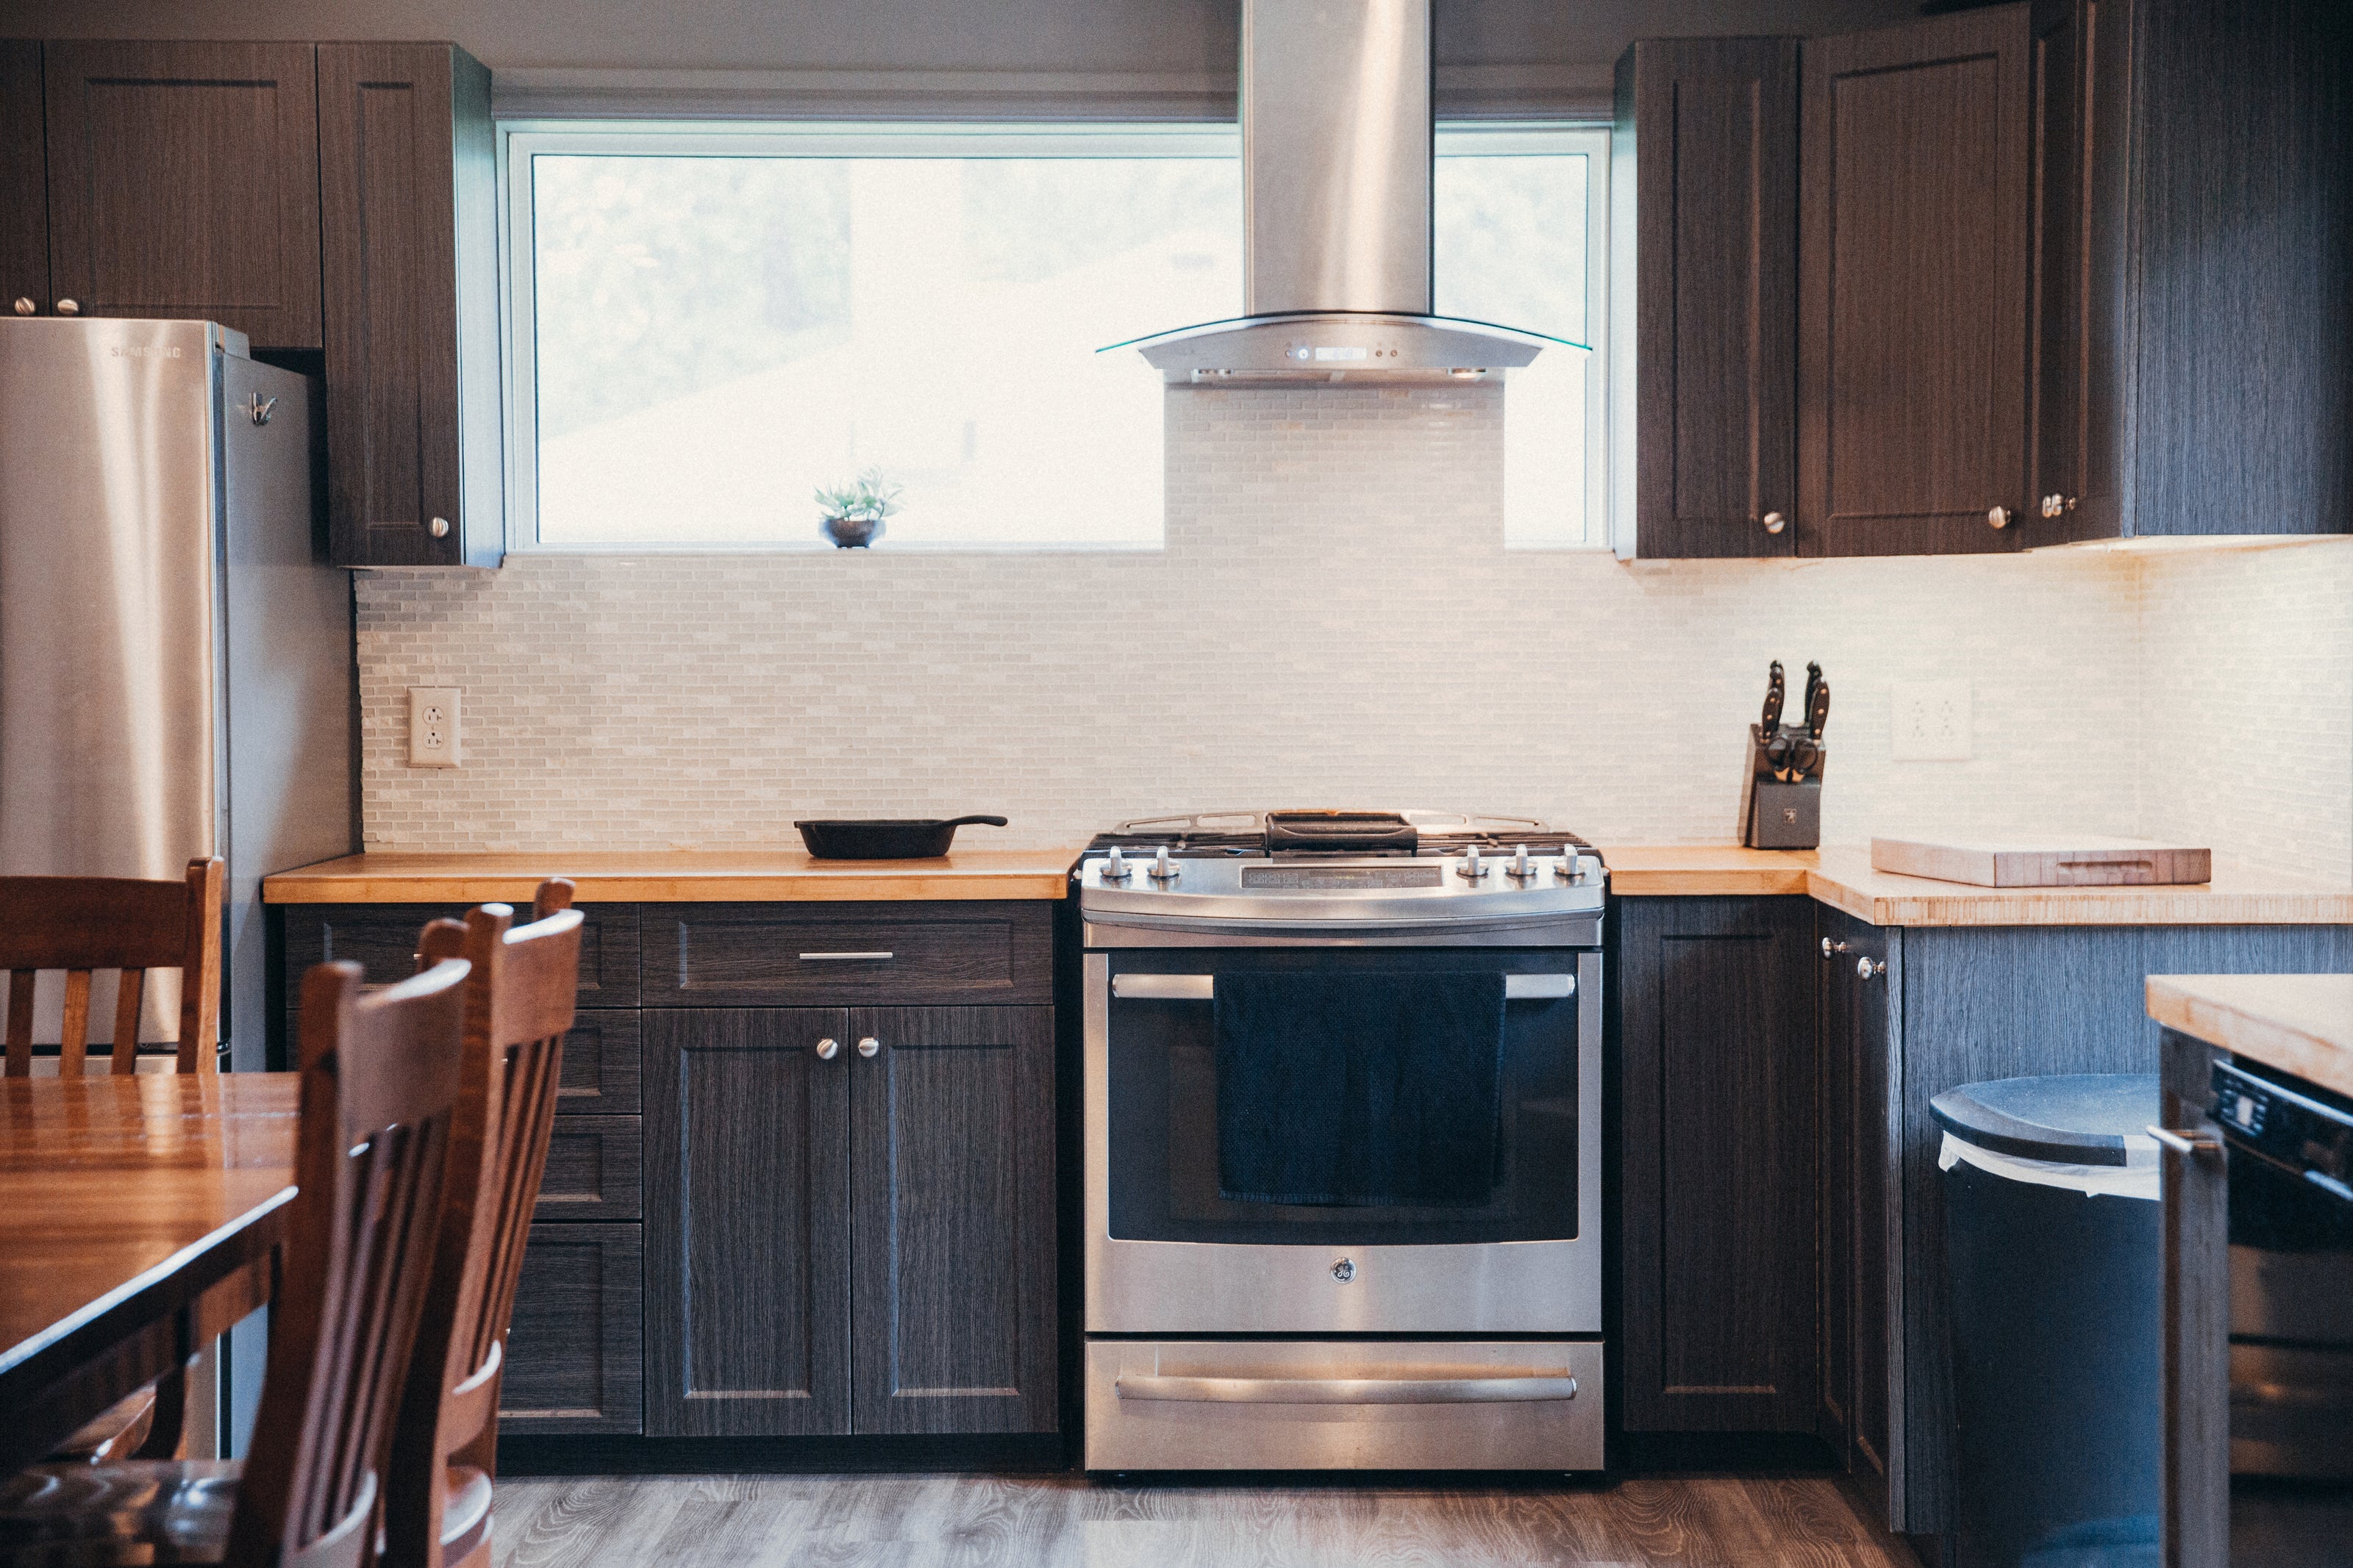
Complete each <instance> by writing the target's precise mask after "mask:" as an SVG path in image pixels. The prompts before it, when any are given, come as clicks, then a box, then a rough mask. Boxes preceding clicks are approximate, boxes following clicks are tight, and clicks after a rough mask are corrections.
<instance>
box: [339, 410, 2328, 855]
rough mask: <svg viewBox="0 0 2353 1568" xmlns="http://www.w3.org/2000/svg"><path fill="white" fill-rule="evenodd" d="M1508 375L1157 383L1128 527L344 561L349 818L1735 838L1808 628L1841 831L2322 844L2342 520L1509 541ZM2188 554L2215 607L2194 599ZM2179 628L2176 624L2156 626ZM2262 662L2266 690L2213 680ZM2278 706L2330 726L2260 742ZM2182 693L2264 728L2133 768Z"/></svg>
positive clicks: (730, 831)
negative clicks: (2242, 766)
mask: <svg viewBox="0 0 2353 1568" xmlns="http://www.w3.org/2000/svg"><path fill="white" fill-rule="evenodd" d="M1502 395H1503V394H1502V393H1501V391H1500V389H1496V388H1490V387H1468V388H1461V389H1453V388H1446V389H1428V390H1413V391H1395V390H1392V391H1374V390H1363V391H1357V390H1345V391H1338V390H1334V391H1321V392H1316V393H1312V394H1303V393H1296V392H1279V391H1198V392H1197V391H1189V390H1187V391H1175V392H1172V393H1170V394H1169V397H1168V434H1167V447H1168V470H1167V539H1166V550H1165V552H1157V553H1150V554H971V555H962V554H915V553H907V554H892V553H890V552H873V553H870V552H825V553H822V554H773V555H736V556H716V555H647V556H627V557H621V556H556V555H520V554H519V555H514V556H511V557H509V559H508V562H507V564H506V566H505V567H504V569H503V570H501V571H500V572H498V573H496V574H437V573H431V572H400V571H387V572H383V573H378V574H364V575H363V576H362V578H361V579H360V582H359V584H358V597H359V626H360V630H359V654H360V675H361V698H362V705H363V729H364V748H365V755H364V814H365V832H366V842H367V846H368V847H369V848H371V849H392V850H456V849H524V848H533V847H543V846H544V847H611V848H665V847H728V846H754V845H765V844H779V843H797V836H796V835H795V834H794V832H793V829H792V826H791V824H792V821H793V819H794V818H796V817H799V816H931V815H940V816H953V815H958V814H961V813H964V812H971V811H995V812H1001V813H1003V814H1004V815H1006V816H1009V817H1011V818H1012V819H1013V826H1011V827H1009V828H1008V829H1005V830H1003V831H1002V832H997V831H992V830H989V829H974V830H968V831H967V836H966V837H965V839H964V840H963V842H965V843H966V844H970V845H988V844H1005V845H1045V844H1060V843H1069V842H1075V841H1076V840H1078V839H1081V838H1082V837H1084V836H1085V835H1086V834H1087V833H1088V832H1089V831H1091V830H1092V829H1093V828H1095V827H1097V826H1103V825H1105V824H1108V823H1110V822H1112V821H1113V820H1116V819H1118V818H1121V817H1124V816H1141V815H1146V814H1150V813H1154V812H1160V811H1166V810H1171V809H1182V808H1191V807H1197V806H1232V805H1322V804H1337V805H1390V804H1397V805H1436V806H1452V805H1470V806H1475V807H1481V808H1485V809H1493V810H1504V811H1514V812H1520V813H1525V814H1528V815H1533V816H1543V817H1546V818H1549V819H1552V820H1555V821H1557V822H1559V823H1562V824H1564V825H1567V826H1573V827H1575V828H1577V829H1578V830H1579V831H1582V832H1584V833H1586V834H1588V836H1591V837H1600V838H1605V839H1606V838H1615V839H1618V840H1620V841H1626V840H1650V841H1670V840H1710V839H1724V838H1727V837H1733V836H1734V834H1735V821H1734V819H1735V816H1736V808H1737V802H1738V798H1739V777H1738V770H1739V766H1740V761H1741V755H1742V732H1743V726H1744V725H1745V724H1746V723H1747V722H1748V721H1750V720H1752V719H1753V718H1754V717H1755V715H1756V710H1757V703H1758V700H1759V699H1760V698H1761V696H1762V693H1763V689H1764V672H1765V666H1766V663H1767V660H1769V659H1772V658H1780V659H1781V660H1783V661H1784V662H1785V663H1786V664H1787V665H1788V667H1789V668H1790V670H1791V672H1792V677H1793V679H1794V680H1797V681H1799V682H1801V681H1802V670H1803V667H1804V664H1805V661H1806V660H1807V659H1808V658H1818V659H1820V661H1821V662H1822V664H1823V665H1824V666H1825V668H1827V670H1828V672H1829V675H1830V679H1831V683H1832V687H1833V690H1834V705H1833V710H1832V713H1831V726H1830V731H1829V741H1830V752H1831V763H1830V771H1829V774H1828V781H1827V794H1826V795H1825V811H1824V824H1823V828H1824V836H1825V838H1826V839H1827V840H1831V841H1837V840H1849V841H1852V840H1856V839H1860V838H1862V837H1868V836H1869V835H1870V834H1871V833H1873V832H1874V831H1885V830H1888V829H1891V828H1905V829H1912V828H1928V827H1947V828H1965V827H1977V828H1992V827H2019V828H2045V827H2048V828H2058V827H2078V828H2082V829H2085V830H2099V831H2108V832H2129V831H2133V830H2135V829H2136V828H2137V827H2138V826H2143V825H2145V824H2146V825H2148V826H2159V825H2161V826H2164V827H2165V828H2166V829H2167V830H2179V831H2187V832H2197V831H2200V830H2201V826H2200V825H2201V824H2211V829H2207V830H2208V831H2211V835H2212V836H2213V837H2214V838H2215V840H2216V847H2218V848H2221V849H2223V850H2224V851H2225V852H2226V853H2248V854H2255V855H2259V856H2261V857H2263V858H2270V859H2273V860H2274V861H2275V862H2279V863H2284V864H2301V863H2305V862H2306V855H2305V853H2304V852H2303V850H2302V848H2301V847H2299V846H2300V845H2301V844H2304V843H2309V842H2312V840H2311V839H2310V838H2308V837H2307V838H2303V839H2299V837H2298V835H2299V833H2301V832H2304V831H2305V827H2304V826H2302V825H2306V824H2307V823H2310V822H2319V823H2320V826H2317V827H2316V828H2313V829H2311V831H2312V832H2314V833H2317V834H2318V836H2319V839H2320V841H2322V842H2323V845H2324V847H2326V848H2327V852H2328V853H2331V854H2334V855H2335V857H2336V861H2337V863H2336V865H2335V867H2334V869H2335V871H2336V872H2337V874H2340V875H2342V874H2347V873H2348V872H2353V850H2348V847H2347V845H2348V826H2347V819H2348V816H2353V739H2348V727H2353V695H2348V685H2347V682H2348V668H2353V654H2348V641H2353V620H2348V609H2347V606H2348V604H2353V579H2348V574H2347V570H2346V567H2347V565H2348V563H2353V550H2348V549H2344V548H2340V547H2337V546H2336V545H2333V544H2332V545H2319V546H2307V547H2301V548H2298V549H2295V550H2282V551H2277V552H2262V553H2255V554H2248V555H2244V556H2231V557H2224V558H2217V557H2213V556H2211V555H2201V556H2199V557H2197V558H2195V559H2190V558H2169V559H2164V560H2161V561H2154V562H2153V561H2151V560H2150V559H2148V558H2143V557H2136V556H2128V555H2124V554H2117V553H2104V552H2045V553H2042V554H2035V555H2028V556H2021V557H2002V558H1978V559H1948V560H1868V561H1838V562H1823V563H1806V564H1796V563H1746V562H1740V563H1732V562H1726V563H1662V564H1648V563H1645V564H1640V565H1635V566H1631V567H1629V566H1626V565H1622V564H1620V563H1618V562H1616V561H1614V560H1612V559H1611V558H1609V556H1607V555H1603V554H1599V553H1591V552H1519V551H1514V552H1505V551H1504V549H1503V546H1502V490H1503V487H1502V473H1501V468H1502V440H1501V435H1502V418H1501V403H1500V399H1501V397H1502ZM1085 499H1086V498H1084V497H1083V496H1077V497H1071V498H1069V501H1068V504H1071V505H1083V504H1085ZM2296 558H2301V559H2303V560H2304V561H2306V563H2307V564H2306V566H2305V567H2304V568H2301V569H2299V568H2297V567H2295V566H2290V565H2286V564H2281V565H2276V566H2274V565H2273V564H2272V563H2274V562H2279V563H2286V562H2288V561H2290V560H2292V559H2296ZM2324 561H2325V563H2326V565H2325V570H2321V571H2317V572H2316V570H2315V565H2314V563H2321V562H2324ZM2221 563H2227V564H2226V565H2224V564H2221ZM2210 571H2215V572H2222V573H2226V574H2228V576H2229V579H2230V582H2231V584H2232V587H2231V590H2230V592H2229V593H2228V594H2227V595H2211V594H2208V593H2204V592H2201V589H2202V588H2203V587H2204V585H2205V584H2206V582H2207V574H2208V573H2209V572H2210ZM2331 595H2333V597H2332V596H2331ZM2177 620H2180V621H2185V622H2189V623H2191V624H2192V625H2194V626H2195V628H2196V629H2195V630H2194V631H2193V630H2184V631H2183V632H2182V634H2181V635H2180V636H2179V637H2178V638H2177V637H2175V635H2174V623H2175V622H2176V621H2177ZM2251 620H2260V621H2262V622H2263V626H2261V627H2260V628H2258V627H2255V626H2250V625H2247V624H2245V623H2248V622H2250V621H2251ZM2291 623H2293V624H2291ZM2330 639H2333V641H2331V640H2330ZM2307 644H2316V645H2318V646H2314V647H2312V649H2311V651H2310V652H2309V653H2308V654H2307V653H2306V652H2305V651H2302V650H2303V649H2304V647H2306V645H2307ZM2332 649H2333V652H2332V651H2330V650H2332ZM2307 659H2313V660H2323V659H2327V660H2333V663H2331V664H2330V666H2329V668H2327V670H2320V669H2317V668H2316V669H2312V670H2309V671H2306V670H2304V669H2303V668H2302V666H2303V665H2304V663H2305V662H2306V660H2307ZM2283 663H2284V664H2288V665H2294V666H2296V667H2297V673H2296V674H2295V676H2294V677H2293V678H2292V679H2289V680H2288V681H2287V682H2286V683H2285V687H2284V688H2283V684H2282V682H2281V681H2280V680H2279V679H2277V678H2276V675H2275V667H2277V666H2279V665H2281V664H2283ZM1956 678H1957V679H1968V681H1970V682H1971V683H1972V685H1973V687H1974V691H1975V702H1976V710H1975V726H1974V728H1975V755H1974V757H1973V758H1972V759H1971V760H1969V761H1967V762H1950V763H1894V762H1893V761H1891V760H1890V758H1889V755H1888V751H1889V728H1890V724H1889V692H1888V687H1889V683H1890V682H1891V681H1893V680H1899V679H1956ZM2266 679H2269V682H2270V689H2268V690H2267V692H2266V694H2265V696H2264V698H2263V702H2262V703H2261V704H2260V705H2256V704H2245V705H2240V706H2234V705H2233V704H2232V702H2231V701H2230V700H2229V698H2228V695H2227V689H2228V688H2229V687H2231V686H2232V685H2235V684H2237V683H2240V682H2243V681H2249V680H2253V681H2259V682H2260V681H2265V680H2266ZM412 685H437V686H438V685H455V686H459V687H462V688H463V689H464V691H465V697H464V702H465V714H466V719H465V724H466V733H465V737H464V764H463V766H461V767H459V768H457V769H454V770H446V769H412V768H410V767H408V766H406V734H405V725H406V698H405V689H406V688H407V687H409V686H412ZM2331 702H2333V703H2334V707H2333V709H2329V708H2328V706H2327V705H2328V704H2329V703H2331ZM2307 707H2316V708H2319V709H2327V712H2326V713H2325V714H2320V715H2311V716H2308V717H2310V720H2311V721H2310V722H2309V723H2308V724H2307V725H2306V730H2305V731H2303V736H2302V738H2301V739H2300V740H2299V741H2298V742H2297V743H2296V744H2295V746H2293V747H2286V748H2283V747H2279V746H2276V745H2274V744H2271V743H2270V742H2269V741H2268V738H2267V737H2268V726H2270V725H2271V724H2273V723H2274V722H2290V721H2295V722H2303V717H2300V716H2307V715H2306V709H2307ZM2192 712H2194V713H2196V714H2198V715H2200V721H2201V722H2203V723H2207V724H2210V725H2214V726H2221V727H2223V728H2224V729H2230V727H2231V726H2237V728H2236V729H2235V730H2231V731H2230V732H2232V734H2248V733H2250V732H2251V731H2253V730H2261V731H2263V736H2262V737H2258V738H2257V739H2256V741H2255V742H2254V743H2253V748H2252V749H2253V751H2254V752H2257V753H2260V759H2261V765H2262V769H2263V779H2262V781H2261V782H2260V783H2259V784H2248V783H2247V782H2246V781H2245V780H2244V779H2243V778H2241V779H2230V780H2226V779H2225V778H2224V777H2223V775H2222V773H2217V772H2214V771H2211V765H2212V764H2211V763H2209V762H2201V763H2200V771H2197V772H2181V771H2179V770H2177V771H2176V772H2175V773H2172V774H2170V775H2168V776H2166V777H2164V778H2162V779H2158V778H2153V777H2152V773H2151V769H2152V766H2153V765H2154V764H2155V763H2157V762H2158V760H2159V759H2160V758H2161V757H2163V756H2164V755H2165V754H2166V745H2167V737H2166V735H2165V734H2164V728H2165V721H2166V718H2167V716H2168V715H2173V714H2183V715H2186V714H2189V713H2192ZM2332 726H2333V727H2332ZM2226 785H2227V786H2228V787H2226ZM2332 791H2333V792H2334V794H2333V795H2331V792H2332ZM2210 796H2211V799H2210ZM2332 800H2333V803H2334V804H2333V806H2332V805H2331V804H2330V803H2331V802H2332ZM2332 810H2333V813H2334V815H2333V816H2330V815H2329V814H2330V813H2331V811H2332ZM2201 814H2202V815H2201ZM2323 819H2325V820H2323ZM2331 834H2333V835H2334V837H2329V835H2331ZM2226 840H2227V842H2226Z"/></svg>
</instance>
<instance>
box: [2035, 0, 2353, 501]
mask: <svg viewBox="0 0 2353 1568" xmlns="http://www.w3.org/2000/svg"><path fill="white" fill-rule="evenodd" d="M2348 16H2353V13H2348V10H2347V8H2346V7H2345V6H2344V5H2342V4H2333V3H2330V0H2274V3H2270V4H2262V5H2257V4H2243V5H2213V4H2205V3H2200V0H2037V3H2036V5H2035V7H2034V18H2033V20H2034V26H2033V33H2034V87H2035V104H2034V113H2033V117H2032V123H2033V128H2034V167H2035V195H2034V202H2033V212H2034V216H2035V230H2034V235H2033V259H2034V274H2035V300H2034V306H2035V327H2034V336H2033V348H2034V363H2033V375H2032V387H2033V400H2034V406H2033V419H2032V427H2033V437H2034V447H2033V456H2032V468H2033V471H2032V493H2031V497H2030V502H2029V515H2028V517H2027V519H2026V526H2025V527H2024V529H2023V530H2022V541H2023V542H2025V543H2028V544H2039V543H2057V542H2067V541H2073V540H2083V539H2113V538H2125V537H2136V536H2149V535H2184V534H2256V533H2315V532H2322V533H2326V532H2342V531H2347V530H2348V529H2353V300H2348V294H2347V291H2346V289H2345V281H2344V280H2345V279H2346V277H2347V276H2348V273H2353V182H2348V180H2347V178H2346V175H2345V171H2346V168H2347V166H2348V159H2353V129H2348V124H2353V21H2348Z"/></svg>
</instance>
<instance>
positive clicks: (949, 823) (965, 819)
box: [939, 816, 1006, 827]
mask: <svg viewBox="0 0 2353 1568" xmlns="http://www.w3.org/2000/svg"><path fill="white" fill-rule="evenodd" d="M1005 825H1006V823H1005V818H1003V817H1001V816H952V817H950V818H948V819H947V820H946V821H945V822H943V823H941V824H939V826H942V827H971V826H980V827H1003V826H1005Z"/></svg>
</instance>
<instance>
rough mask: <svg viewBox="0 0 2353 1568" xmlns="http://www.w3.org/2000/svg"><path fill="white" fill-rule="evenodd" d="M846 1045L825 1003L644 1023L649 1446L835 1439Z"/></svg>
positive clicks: (843, 1275)
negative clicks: (660, 1440) (828, 1048)
mask: <svg viewBox="0 0 2353 1568" xmlns="http://www.w3.org/2000/svg"><path fill="white" fill-rule="evenodd" d="M848 1032H849V1019H848V1016H847V1015H846V1014H845V1013H843V1012H842V1011H841V1010H840V1009H839V1008H828V1007H795V1008H744V1009H733V1008H731V1009H724V1010H719V1009H712V1010H703V1009H697V1010H692V1011H681V1012H672V1011H653V1012H648V1013H647V1014H646V1015H645V1064H646V1076H645V1145H646V1220H645V1242H646V1369H645V1383H646V1393H645V1398H646V1430H647V1431H648V1432H649V1433H650V1434H653V1435H656V1436H713V1437H716V1436H828V1435H832V1434H839V1433H845V1432H848V1431H849V1323H850V1315H849V1240H850V1230H849V1224H850V1214H849V1064H850V1062H851V1061H852V1060H853V1059H855V1058H853V1057H852V1055H851V1052H850V1049H849V1045H848V1043H847V1041H846V1040H845V1039H844V1038H843V1037H844V1036H846V1035H847V1034H848ZM823 1039H831V1040H833V1041H835V1042H836V1047H837V1048H836V1050H835V1051H834V1053H833V1054H832V1055H831V1056H830V1057H829V1058H820V1057H819V1056H818V1054H817V1050H816V1047H817V1045H818V1041H820V1040H823Z"/></svg>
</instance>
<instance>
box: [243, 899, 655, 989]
mask: <svg viewBox="0 0 2353 1568" xmlns="http://www.w3.org/2000/svg"><path fill="white" fill-rule="evenodd" d="M468 907H469V906H467V905H464V904H290V905H288V906H286V984H287V997H286V1005H287V1006H288V1007H289V1009H292V1008H294V1007H296V1006H297V1005H299V1003H300V999H301V984H302V972H303V971H304V970H306V969H308V968H310V967H311V965H312V964H314V963H328V962H330V961H332V960H335V959H349V960H350V961H351V962H352V963H356V964H358V965H359V966H360V968H361V969H362V970H364V972H365V973H366V977H367V979H368V981H369V982H370V983H371V984H385V983H386V982H389V981H394V980H399V979H402V978H404V977H405V976H407V975H410V974H413V973H416V972H417V932H418V931H421V930H423V929H424V926H425V922H426V921H430V920H438V919H440V918H442V917H444V916H447V917H448V918H449V919H451V920H463V919H464V918H465V915H466V910H467V909H468ZM579 909H580V913H581V915H582V916H583V917H584V920H583V923H582V926H581V930H580V994H579V1005H581V1006H583V1007H634V1006H636V1005H637V1003H638V906H637V905H635V904H583V905H581V906H579ZM515 913H516V916H517V918H518V919H527V918H529V916H530V913H531V910H530V906H529V905H528V904H522V905H517V906H516V907H515Z"/></svg>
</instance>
